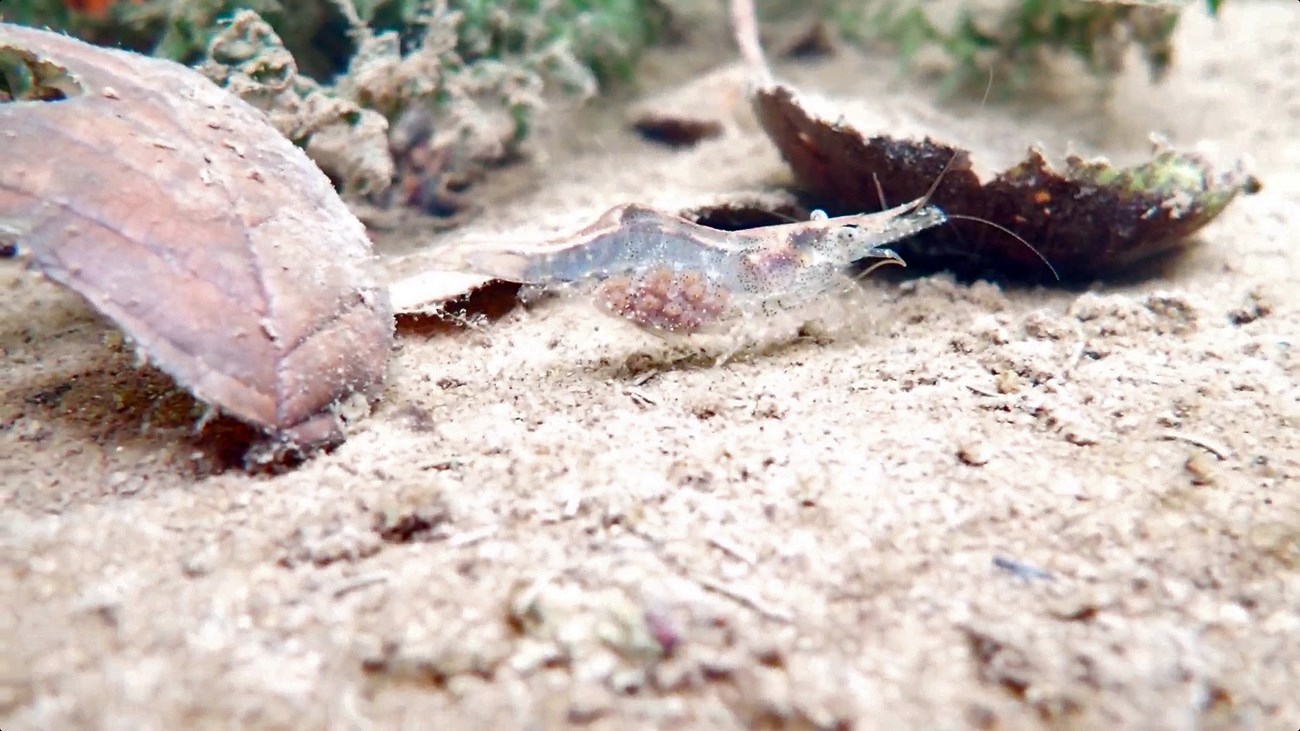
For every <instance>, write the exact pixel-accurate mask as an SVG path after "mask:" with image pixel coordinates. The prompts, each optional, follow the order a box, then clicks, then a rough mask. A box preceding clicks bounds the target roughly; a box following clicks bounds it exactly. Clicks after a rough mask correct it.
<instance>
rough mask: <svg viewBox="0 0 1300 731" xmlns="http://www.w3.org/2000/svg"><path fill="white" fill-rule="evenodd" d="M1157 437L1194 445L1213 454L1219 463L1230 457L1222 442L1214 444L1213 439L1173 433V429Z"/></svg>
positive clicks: (1178, 432)
mask: <svg viewBox="0 0 1300 731" xmlns="http://www.w3.org/2000/svg"><path fill="white" fill-rule="evenodd" d="M1159 436H1160V438H1161V439H1169V440H1172V441H1180V442H1187V443H1188V444H1194V445H1196V446H1198V447H1200V448H1201V449H1204V450H1205V451H1207V452H1209V453H1210V454H1213V455H1214V456H1215V457H1218V458H1219V461H1220V462H1222V461H1223V460H1225V459H1228V458H1229V457H1231V456H1232V450H1230V449H1228V447H1227V446H1226V445H1224V444H1223V443H1222V442H1216V441H1214V440H1213V439H1210V438H1209V437H1203V436H1199V435H1196V434H1189V433H1187V432H1181V431H1174V430H1173V429H1170V430H1168V431H1163V432H1160V434H1159Z"/></svg>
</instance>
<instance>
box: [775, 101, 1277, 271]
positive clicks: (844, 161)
mask: <svg viewBox="0 0 1300 731" xmlns="http://www.w3.org/2000/svg"><path fill="white" fill-rule="evenodd" d="M753 101H754V108H755V111H756V113H757V114H758V117H759V121H760V122H761V123H762V125H763V128H764V129H765V130H766V131H767V134H768V136H769V137H770V138H771V139H772V141H773V142H774V143H775V144H776V146H777V147H778V148H779V149H780V151H781V154H782V155H783V156H784V157H785V159H786V161H787V162H788V163H789V165H790V167H791V168H792V169H793V170H794V173H795V176H796V178H797V179H798V180H799V183H800V184H801V185H802V186H804V187H806V188H808V189H810V190H811V191H813V192H815V193H816V194H817V195H819V196H821V197H822V199H821V200H819V203H822V204H823V205H824V207H825V208H826V209H827V210H828V212H829V213H831V215H838V214H844V213H856V212H861V211H876V210H880V209H881V208H882V204H881V193H882V192H883V194H884V197H885V199H886V200H887V201H888V202H889V203H891V204H895V205H896V204H898V203H902V202H905V201H909V200H914V199H916V198H919V197H921V196H923V195H925V193H926V191H927V190H928V189H929V188H930V186H931V185H932V184H933V183H934V181H935V180H936V179H937V178H938V176H939V175H940V173H941V172H943V170H944V166H945V165H947V164H948V162H949V160H953V164H952V166H951V168H949V170H948V172H947V174H946V176H945V177H944V179H943V181H942V183H940V185H939V188H938V190H937V191H936V192H935V195H934V198H933V202H934V203H935V204H936V205H938V206H939V207H940V208H941V209H943V210H944V211H945V212H947V213H949V214H958V215H964V216H976V217H979V218H983V219H987V220H989V221H992V222H993V223H995V224H998V225H1001V226H1004V227H1006V228H1008V229H1010V230H1012V231H1014V232H1015V233H1016V234H1018V235H1019V236H1021V237H1022V238H1024V239H1025V240H1027V241H1029V242H1030V243H1031V244H1033V245H1034V246H1035V248H1037V249H1038V250H1039V251H1040V252H1041V253H1042V254H1043V256H1044V257H1045V258H1046V259H1048V261H1050V262H1051V263H1052V264H1053V265H1054V266H1055V268H1056V269H1057V271H1059V272H1060V275H1061V276H1062V277H1063V278H1066V279H1083V278H1089V277H1094V276H1098V275H1104V274H1112V273H1115V272H1117V271H1119V270H1121V269H1123V268H1124V267H1126V266H1129V265H1131V264H1133V263H1135V262H1137V261H1139V260H1142V259H1146V258H1148V257H1150V256H1153V255H1155V254H1159V253H1161V252H1165V251H1168V250H1171V249H1176V248H1178V247H1181V246H1183V245H1185V244H1186V243H1187V237H1189V236H1190V235H1191V234H1193V233H1195V232H1196V231H1197V230H1198V229H1200V228H1201V227H1202V226H1204V225H1205V224H1207V223H1209V222H1210V221H1211V220H1213V219H1214V217H1215V216H1217V215H1218V214H1219V213H1220V212H1221V211H1222V210H1223V209H1224V207H1226V206H1227V205H1228V203H1230V202H1231V201H1232V199H1233V198H1234V197H1236V195H1237V194H1238V193H1242V192H1245V193H1252V192H1254V191H1255V190H1257V189H1258V186H1259V183H1258V181H1257V180H1255V179H1254V178H1253V177H1251V176H1249V175H1246V174H1245V173H1244V172H1243V171H1242V170H1241V169H1234V170H1231V171H1229V172H1227V173H1223V174H1219V175H1215V174H1214V173H1213V172H1212V171H1211V169H1210V165H1209V163H1208V162H1207V161H1206V160H1204V159H1202V158H1201V157H1199V156H1197V155H1194V154H1192V153H1183V152H1177V151H1175V150H1172V149H1168V148H1167V147H1165V146H1163V144H1161V143H1159V142H1157V143H1156V150H1155V154H1154V155H1153V157H1152V160H1151V161H1150V162H1148V163H1145V164H1143V165H1139V166H1136V167H1133V168H1127V169H1116V168H1114V167H1112V166H1111V165H1110V164H1109V163H1107V162H1105V161H1097V162H1091V161H1084V160H1082V159H1080V158H1077V157H1070V158H1068V159H1067V160H1066V164H1065V169H1064V170H1062V171H1058V170H1054V169H1053V168H1052V167H1051V166H1050V165H1049V164H1048V163H1047V161H1046V160H1045V159H1044V158H1043V155H1042V153H1041V152H1040V151H1039V150H1038V149H1035V148H1031V149H1030V150H1029V154H1028V156H1027V157H1026V159H1025V160H1024V162H1021V163H1020V164H1018V165H1016V166H1014V167H1011V168H1009V169H1007V170H1005V171H1003V172H1002V173H1000V174H998V175H997V176H996V177H995V178H994V179H992V180H990V181H988V182H982V181H981V180H980V179H979V176H978V175H976V174H975V172H974V171H973V170H972V169H971V163H970V156H969V153H968V152H967V151H966V150H962V149H958V148H956V147H953V146H950V145H946V144H943V143H941V142H937V141H935V140H932V139H930V138H928V137H927V138H926V139H924V140H909V139H897V138H894V137H889V136H884V135H881V136H875V137H871V138H867V137H865V136H864V135H863V134H862V133H861V132H860V131H858V130H857V129H856V128H854V127H853V125H851V124H849V123H848V122H846V121H843V120H831V119H826V118H821V117H819V116H818V115H816V114H814V113H812V112H810V111H809V110H808V108H807V107H806V106H805V105H804V104H803V103H802V102H801V100H800V99H799V97H798V94H797V92H795V91H794V90H793V89H791V88H790V87H788V86H785V85H782V84H765V85H763V86H761V87H759V88H758V89H757V90H756V91H755V92H754V95H753ZM954 156H956V157H955V159H954ZM877 181H879V188H877ZM897 248H898V251H899V253H900V254H901V255H902V256H903V258H904V259H906V260H907V262H908V264H909V265H914V266H920V267H922V268H936V267H942V266H949V265H956V266H959V267H961V268H963V269H965V270H970V269H987V270H991V271H994V272H998V273H1001V274H1010V275H1029V276H1034V277H1041V276H1042V275H1043V274H1044V273H1047V269H1046V267H1044V265H1043V264H1042V262H1041V261H1040V260H1039V259H1038V257H1037V255H1036V254H1034V253H1033V252H1032V251H1031V250H1030V249H1029V248H1028V247H1026V246H1025V245H1024V244H1023V243H1022V242H1019V241H1017V240H1016V239H1015V238H1014V237H1012V236H1009V235H1007V234H1006V233H1004V232H1001V231H998V230H997V229H996V228H994V227H991V226H988V225H986V224H982V223H978V222H972V221H951V222H950V224H949V225H948V226H945V227H941V228H939V229H935V230H934V231H933V232H932V235H928V236H921V237H917V238H916V239H914V240H912V241H910V242H905V243H903V245H901V246H898V247H897Z"/></svg>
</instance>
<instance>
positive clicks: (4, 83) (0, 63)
mask: <svg viewBox="0 0 1300 731" xmlns="http://www.w3.org/2000/svg"><path fill="white" fill-rule="evenodd" d="M85 91H86V90H85V89H84V88H83V87H82V86H81V84H80V83H78V82H77V80H76V79H74V78H73V77H72V75H71V74H70V73H68V70H67V69H66V68H64V67H62V66H60V65H58V64H56V63H51V62H50V61H46V60H45V59H43V58H41V57H39V56H37V55H36V54H34V53H31V52H30V51H23V50H21V49H17V48H12V47H7V48H0V103H3V102H57V101H63V100H64V99H68V98H70V97H74V96H78V95H80V94H84V93H85Z"/></svg>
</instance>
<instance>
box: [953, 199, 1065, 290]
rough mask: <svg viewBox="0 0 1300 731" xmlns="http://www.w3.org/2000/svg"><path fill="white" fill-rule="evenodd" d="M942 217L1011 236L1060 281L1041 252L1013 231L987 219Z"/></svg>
mask: <svg viewBox="0 0 1300 731" xmlns="http://www.w3.org/2000/svg"><path fill="white" fill-rule="evenodd" d="M944 215H945V216H947V217H948V218H949V219H953V220H957V221H974V222H975V223H982V224H984V225H985V226H991V227H993V228H995V229H997V230H999V231H1001V232H1002V233H1004V234H1007V235H1009V236H1011V237H1012V238H1014V239H1015V240H1016V241H1019V242H1020V243H1022V244H1024V245H1025V248H1026V249H1029V250H1030V251H1032V252H1034V256H1036V257H1038V258H1039V260H1040V261H1042V262H1043V264H1045V265H1047V269H1048V271H1050V272H1051V273H1052V276H1053V277H1056V281H1058V282H1059V281H1061V275H1060V274H1057V272H1056V267H1054V266H1052V262H1050V261H1048V260H1047V257H1045V256H1043V252H1041V251H1039V250H1038V249H1036V248H1034V245H1033V244H1031V243H1029V242H1028V241H1027V240H1025V237H1024V236H1021V235H1020V234H1018V233H1016V232H1015V231H1012V230H1011V229H1009V228H1007V227H1006V226H1003V225H1002V224H1000V223H994V222H993V221H990V220H988V219H987V218H980V217H979V216H963V215H962V214H960V213H946V214H944Z"/></svg>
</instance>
